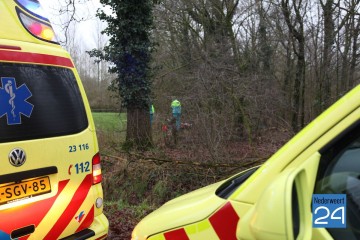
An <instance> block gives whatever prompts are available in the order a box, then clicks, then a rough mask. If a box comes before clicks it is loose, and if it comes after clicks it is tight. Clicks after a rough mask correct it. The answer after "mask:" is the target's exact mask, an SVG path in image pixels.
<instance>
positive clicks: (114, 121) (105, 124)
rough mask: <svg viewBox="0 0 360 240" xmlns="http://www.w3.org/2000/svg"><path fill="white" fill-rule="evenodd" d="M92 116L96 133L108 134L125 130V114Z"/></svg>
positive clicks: (97, 113) (97, 114)
mask: <svg viewBox="0 0 360 240" xmlns="http://www.w3.org/2000/svg"><path fill="white" fill-rule="evenodd" d="M92 115H93V118H94V122H95V127H96V129H97V130H98V131H102V132H105V133H110V132H121V131H124V130H125V129H126V114H125V113H110V112H93V113H92Z"/></svg>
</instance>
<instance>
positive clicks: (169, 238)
mask: <svg viewBox="0 0 360 240" xmlns="http://www.w3.org/2000/svg"><path fill="white" fill-rule="evenodd" d="M164 237H165V239H166V240H190V239H189V237H188V236H187V234H186V232H185V229H183V228H180V229H177V230H174V231H171V232H167V233H164Z"/></svg>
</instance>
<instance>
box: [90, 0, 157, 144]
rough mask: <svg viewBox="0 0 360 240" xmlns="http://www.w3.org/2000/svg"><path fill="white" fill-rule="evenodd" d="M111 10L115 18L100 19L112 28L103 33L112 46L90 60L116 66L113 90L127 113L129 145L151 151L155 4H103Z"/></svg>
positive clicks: (114, 0)
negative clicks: (150, 107)
mask: <svg viewBox="0 0 360 240" xmlns="http://www.w3.org/2000/svg"><path fill="white" fill-rule="evenodd" d="M100 2H101V3H102V4H103V5H104V6H109V7H110V9H111V10H112V12H111V14H108V13H106V12H104V10H99V11H98V13H97V16H98V17H99V18H100V19H101V20H103V21H106V22H107V24H108V26H107V28H106V29H105V30H104V31H103V33H105V34H107V35H108V36H109V37H110V39H109V44H108V45H107V46H106V47H105V48H104V51H103V52H101V51H99V50H96V49H94V50H92V51H90V52H89V54H90V56H93V57H97V58H100V59H103V60H106V61H109V62H112V63H113V66H112V67H111V68H110V71H111V72H112V73H116V74H117V78H116V79H114V80H113V82H112V89H114V90H117V91H118V92H119V95H120V97H121V100H122V101H121V103H122V106H123V107H125V108H126V109H127V133H126V144H130V146H136V147H141V148H143V147H148V146H150V145H151V144H152V138H151V128H150V120H149V106H150V95H151V67H150V61H151V52H152V49H153V46H154V44H153V42H152V41H151V30H152V28H153V17H152V8H153V2H152V1H149V0H141V1H140V0H100Z"/></svg>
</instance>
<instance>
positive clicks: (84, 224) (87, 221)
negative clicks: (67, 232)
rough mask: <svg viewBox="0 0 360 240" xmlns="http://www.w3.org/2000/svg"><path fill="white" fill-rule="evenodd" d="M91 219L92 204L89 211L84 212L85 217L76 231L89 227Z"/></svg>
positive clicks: (92, 217)
mask: <svg viewBox="0 0 360 240" xmlns="http://www.w3.org/2000/svg"><path fill="white" fill-rule="evenodd" d="M93 221H94V206H92V208H91V210H90V212H88V213H86V217H85V219H84V220H83V221H82V223H81V225H80V227H79V228H78V229H77V230H76V232H79V231H81V230H83V229H85V228H87V227H89V226H90V225H91V223H92V222H93Z"/></svg>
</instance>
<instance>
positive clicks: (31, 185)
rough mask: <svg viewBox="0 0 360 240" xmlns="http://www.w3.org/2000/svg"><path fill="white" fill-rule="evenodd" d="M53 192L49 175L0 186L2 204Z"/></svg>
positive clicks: (0, 202)
mask: <svg viewBox="0 0 360 240" xmlns="http://www.w3.org/2000/svg"><path fill="white" fill-rule="evenodd" d="M48 192H51V185H50V180H49V177H42V178H37V179H33V180H29V181H23V182H20V183H14V184H9V185H6V186H2V187H0V205H2V204H6V203H10V202H15V201H18V200H21V199H27V198H31V197H34V196H38V195H41V194H45V193H48Z"/></svg>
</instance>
